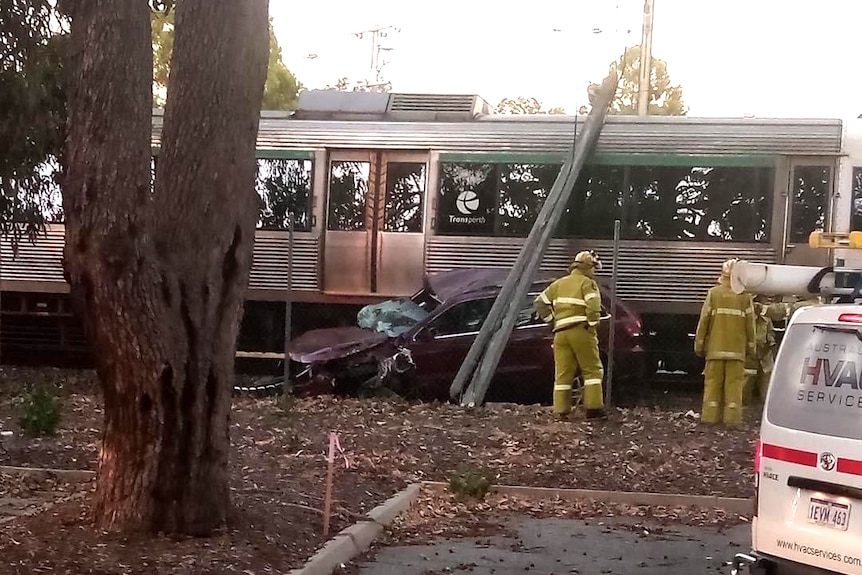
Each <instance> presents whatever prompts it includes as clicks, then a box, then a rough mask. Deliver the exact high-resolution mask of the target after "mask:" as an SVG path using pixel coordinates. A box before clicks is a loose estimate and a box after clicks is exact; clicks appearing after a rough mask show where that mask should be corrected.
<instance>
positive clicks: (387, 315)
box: [356, 297, 430, 337]
mask: <svg viewBox="0 0 862 575" xmlns="http://www.w3.org/2000/svg"><path fill="white" fill-rule="evenodd" d="M414 299H415V297H414V298H413V299H410V298H398V299H391V300H387V301H384V302H382V303H376V304H371V305H367V306H365V307H364V308H362V309H361V310H359V313H358V314H357V316H356V320H357V322H358V324H359V327H363V328H367V329H373V330H374V331H377V332H380V333H385V334H386V335H388V336H389V337H397V336H399V335H401V334H403V333H406V332H407V331H409V330H410V328H412V327H413V326H414V325H416V324H417V323H419V322H420V321H422V320H423V319H425V318H426V317H428V313H429V311H430V310H429V309H428V308H427V307H424V306H423V305H422V303H425V302H421V301H420V302H418V303H417V302H416V301H414ZM429 307H430V306H429Z"/></svg>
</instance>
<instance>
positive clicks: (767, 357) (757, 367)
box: [742, 350, 775, 404]
mask: <svg viewBox="0 0 862 575" xmlns="http://www.w3.org/2000/svg"><path fill="white" fill-rule="evenodd" d="M774 363H775V360H774V359H773V357H772V350H767V351H766V352H763V354H762V355H760V356H752V357H749V358H748V359H747V360H746V361H745V391H744V392H743V394H742V395H743V399H744V403H745V404H749V403H751V401H752V400H753V399H754V395H755V394H756V395H757V397H758V399H759V400H760V401H763V400H765V399H766V392H767V391H768V389H769V378H770V377H772V367H773V364H774Z"/></svg>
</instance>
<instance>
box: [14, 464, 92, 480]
mask: <svg viewBox="0 0 862 575" xmlns="http://www.w3.org/2000/svg"><path fill="white" fill-rule="evenodd" d="M0 473H5V474H7V475H23V476H29V477H34V478H36V479H42V480H44V479H52V478H57V479H63V480H65V481H70V482H79V481H80V482H85V481H89V480H90V479H92V478H93V477H95V476H96V472H95V471H90V470H87V469H50V468H46V467H14V466H11V465H0Z"/></svg>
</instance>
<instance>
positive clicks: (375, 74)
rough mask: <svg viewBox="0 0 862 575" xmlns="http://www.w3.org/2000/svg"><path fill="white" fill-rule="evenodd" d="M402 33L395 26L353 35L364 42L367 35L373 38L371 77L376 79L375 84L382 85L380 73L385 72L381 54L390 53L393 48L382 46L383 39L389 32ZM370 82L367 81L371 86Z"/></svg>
mask: <svg viewBox="0 0 862 575" xmlns="http://www.w3.org/2000/svg"><path fill="white" fill-rule="evenodd" d="M390 30H391V31H394V32H401V29H400V28H397V27H395V26H377V27H374V28H371V29H369V30H362V31H361V32H354V33H353V35H354V36H356V37H357V38H359V39H360V40H362V39H363V38H364V37H365V36H366V35H368V36H370V37H371V66H370V68H369V69H370V77H372V78H374V82H373V84H375V85H377V84H380V79H381V76H380V72H381V71H382V70H383V66H385V65H386V62H383V63H382V64H381V62H380V52H382V51H389V50H392V48H387V47H384V46H382V45H381V43H380V40H381V39H382V38H386V37H388V36H389V31H390ZM371 83H372V82H371V81H370V80H368V81H366V84H371Z"/></svg>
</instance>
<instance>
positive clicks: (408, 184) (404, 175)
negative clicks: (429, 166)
mask: <svg viewBox="0 0 862 575" xmlns="http://www.w3.org/2000/svg"><path fill="white" fill-rule="evenodd" d="M425 175H426V174H425V163H424V162H389V163H388V164H387V169H386V199H385V210H384V218H383V230H384V231H386V232H412V233H421V232H422V205H423V201H424V198H425V181H426V177H425Z"/></svg>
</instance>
